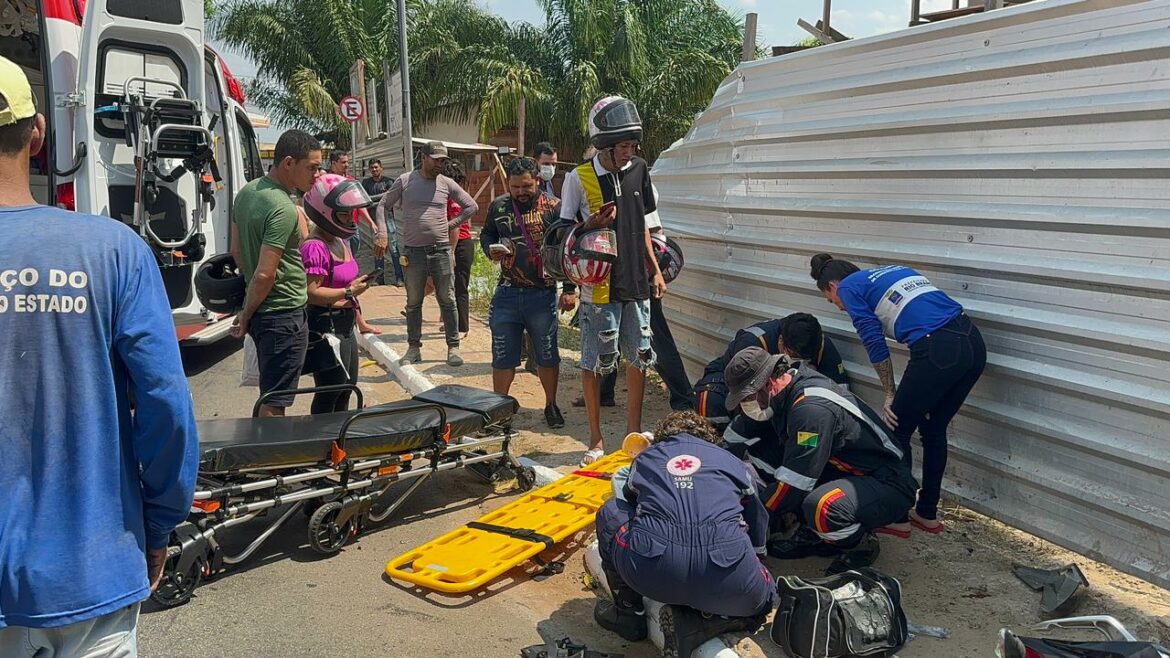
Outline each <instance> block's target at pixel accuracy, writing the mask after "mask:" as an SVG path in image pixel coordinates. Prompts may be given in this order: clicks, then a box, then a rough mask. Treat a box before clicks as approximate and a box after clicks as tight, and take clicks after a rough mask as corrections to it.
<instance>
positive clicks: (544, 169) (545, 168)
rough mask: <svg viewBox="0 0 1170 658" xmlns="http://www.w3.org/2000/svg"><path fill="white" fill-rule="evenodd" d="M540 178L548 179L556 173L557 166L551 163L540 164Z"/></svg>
mask: <svg viewBox="0 0 1170 658" xmlns="http://www.w3.org/2000/svg"><path fill="white" fill-rule="evenodd" d="M538 175H539V176H540V180H543V181H550V180H552V179H553V176H556V175H557V168H556V167H554V166H552V165H540V173H539V174H538Z"/></svg>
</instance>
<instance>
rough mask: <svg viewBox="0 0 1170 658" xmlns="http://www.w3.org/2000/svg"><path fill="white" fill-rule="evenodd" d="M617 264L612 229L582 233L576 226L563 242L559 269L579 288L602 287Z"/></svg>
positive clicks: (581, 228)
mask: <svg viewBox="0 0 1170 658" xmlns="http://www.w3.org/2000/svg"><path fill="white" fill-rule="evenodd" d="M616 260H617V234H616V233H614V232H613V230H612V229H608V228H602V229H594V230H591V231H586V230H584V224H578V225H577V226H575V227H573V230H571V231H570V232H569V235H568V238H566V239H565V248H564V251H563V253H562V258H561V265H562V267H564V270H565V276H566V277H567V278H568V279H569V280H570V281H572V282H573V283H575V284H577V285H579V286H595V285H597V284H599V283H603V282H604V281H605V280H606V279H607V278H608V277H609V273H610V272H611V271H613V263H614V261H616Z"/></svg>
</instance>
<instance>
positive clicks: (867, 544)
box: [825, 532, 882, 576]
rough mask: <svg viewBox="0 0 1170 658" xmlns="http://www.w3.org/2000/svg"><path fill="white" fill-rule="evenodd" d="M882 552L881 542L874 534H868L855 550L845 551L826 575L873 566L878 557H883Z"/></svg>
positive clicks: (826, 570) (830, 566)
mask: <svg viewBox="0 0 1170 658" xmlns="http://www.w3.org/2000/svg"><path fill="white" fill-rule="evenodd" d="M881 552H882V545H881V542H879V541H878V538H877V537H876V536H874V534H873V533H872V532H867V533H865V536H863V537H862V538H861V542H860V543H858V544H857V545H856V546H854V547H853V548H848V549H845V550H843V551H842V552H841V555H840V556H838V557H837V559H836V560H833V563H832V564H830V565H829V567H828V568H827V569H825V575H828V576H831V575H833V574H838V573H843V572H845V571H852V570H854V569H858V568H861V567H868V566H872V565H873V563H874V562H876V561H877V559H878V556H879V555H881Z"/></svg>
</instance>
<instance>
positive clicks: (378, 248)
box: [362, 158, 406, 287]
mask: <svg viewBox="0 0 1170 658" xmlns="http://www.w3.org/2000/svg"><path fill="white" fill-rule="evenodd" d="M382 172H383V169H382V161H381V160H379V159H377V158H374V159H373V160H370V177H369V178H367V179H365V180H363V181H362V187H363V188H365V190H366V194H369V195H370V198H372V199H373V200H374V201H375V202H377V201H379V200H381V198H382V195H383V194H385V193H386V190H388V189H390V186H391V185H393V184H394V181H393V180H391V179H389V178H387V177H386V176H383V175H382ZM375 226H376V229H375V231H374V269H377V270H384V269H385V267H386V256H387V255H389V256H390V264H391V265H392V266H393V267H394V285H396V286H399V287H401V286H402V284H403V282H404V281H405V280H406V275H404V274H403V272H402V263H401V262H399V253H398V234H397V232H396V231H395V227H394V217H393V216H392V215H391V216H387V215H386V214H385V213H376V215H375ZM377 282H378V285H380V286H383V285H386V273H385V272H383V273H382V274H379V275H378V279H377Z"/></svg>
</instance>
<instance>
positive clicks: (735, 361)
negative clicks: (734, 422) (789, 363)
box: [723, 347, 781, 411]
mask: <svg viewBox="0 0 1170 658" xmlns="http://www.w3.org/2000/svg"><path fill="white" fill-rule="evenodd" d="M780 358H781V357H780V355H778V354H768V353H767V352H765V351H764V350H762V349H760V348H758V347H745V348H743V349H742V350H740V351H738V352H736V353H735V356H733V357H731V361H730V362H728V364H727V368H725V369H724V370H723V381H724V382H725V383H726V384H727V389H728V390H727V400H726V402H725V403H724V404H725V405H726V406H727V410H728V411H731V410H733V409H735V408H736V407H738V406H739V403H740V402H743V401H744V400H746V399H747V398H749V397H751V396H753V395H755V394H756V393H758V392H759V391H760V389H761V388H763V387H764V384H766V383H767V382H768V378H769V377H771V376H772V373H773V372H775V370H776V364H777V363H779V362H780Z"/></svg>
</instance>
